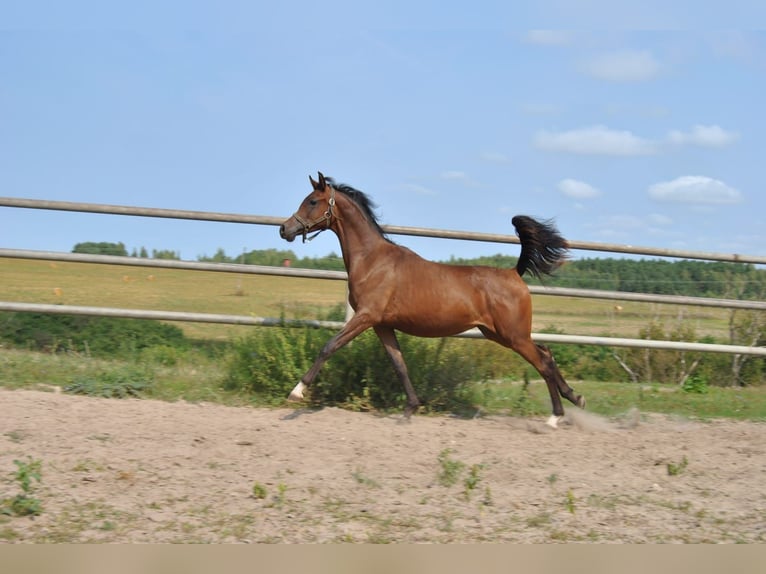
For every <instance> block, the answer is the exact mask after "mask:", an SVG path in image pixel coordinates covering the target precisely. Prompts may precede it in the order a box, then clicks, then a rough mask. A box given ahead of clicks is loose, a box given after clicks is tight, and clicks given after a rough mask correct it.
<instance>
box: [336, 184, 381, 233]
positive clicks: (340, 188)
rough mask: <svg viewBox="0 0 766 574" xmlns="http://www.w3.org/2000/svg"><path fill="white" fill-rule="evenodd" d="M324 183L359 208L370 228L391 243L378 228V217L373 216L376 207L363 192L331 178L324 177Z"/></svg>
mask: <svg viewBox="0 0 766 574" xmlns="http://www.w3.org/2000/svg"><path fill="white" fill-rule="evenodd" d="M325 181H326V182H327V183H329V184H330V185H331V186H332V188H333V189H334V190H335V191H337V192H339V193H342V194H343V195H345V196H346V197H348V198H349V199H350V200H351V201H353V202H354V203H356V204H357V205H358V206H359V208H360V209H361V210H362V213H364V215H365V217H367V219H368V221H369V222H370V223H371V224H372V226H373V227H374V228H375V229H376V230H377V232H378V233H380V234H381V235H382V236H383V238H385V239H386V240H387V241H391V240H390V239H388V236H387V235H386V234H385V232H384V231H383V229H382V228H381V227H380V223H379V222H378V216H377V215H376V214H375V208H377V207H378V206H377V205H376V204H375V202H374V201H372V200H371V199H370V198H369V196H368V195H367V194H366V193H364V192H363V191H359V190H358V189H356V188H353V187H351V186H350V185H347V184H345V183H337V182H336V181H335V180H334V179H333V178H331V177H325Z"/></svg>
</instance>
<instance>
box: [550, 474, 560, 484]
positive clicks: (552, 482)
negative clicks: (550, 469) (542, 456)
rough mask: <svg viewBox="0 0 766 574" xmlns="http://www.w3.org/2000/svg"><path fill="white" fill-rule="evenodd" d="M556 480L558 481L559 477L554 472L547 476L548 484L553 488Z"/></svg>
mask: <svg viewBox="0 0 766 574" xmlns="http://www.w3.org/2000/svg"><path fill="white" fill-rule="evenodd" d="M558 479H559V475H558V474H556V473H555V472H554V473H553V474H551V475H549V476H548V484H550V485H551V486H553V485H554V484H556V481H557V480H558Z"/></svg>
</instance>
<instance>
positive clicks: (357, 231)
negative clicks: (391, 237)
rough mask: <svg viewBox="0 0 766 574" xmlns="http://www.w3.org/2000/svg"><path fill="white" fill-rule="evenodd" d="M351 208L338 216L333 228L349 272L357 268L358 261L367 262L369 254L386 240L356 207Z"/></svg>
mask: <svg viewBox="0 0 766 574" xmlns="http://www.w3.org/2000/svg"><path fill="white" fill-rule="evenodd" d="M351 209H353V210H354V211H352V212H351V213H349V214H348V215H346V216H345V217H343V216H341V217H340V218H339V221H338V223H337V227H336V229H335V234H336V235H337V236H338V241H340V250H341V253H342V255H343V262H344V263H345V265H346V271H348V272H349V273H352V272H353V271H354V270H355V269H356V268H358V267H359V265H360V263H363V262H365V263H367V262H369V261H368V258H369V257H370V255H371V254H372V253H373V252H374V251H375V249H376V248H377V247H379V246H380V245H381V243H385V241H386V239H385V238H384V237H383V236H382V235H381V234H380V233H379V232H378V230H377V229H376V228H375V226H374V225H373V224H372V223H370V222H369V221H368V220H367V218H366V217H365V216H364V215H363V214H362V213H361V211H360V210H359V208H358V207H356V206H353V207H352V208H351Z"/></svg>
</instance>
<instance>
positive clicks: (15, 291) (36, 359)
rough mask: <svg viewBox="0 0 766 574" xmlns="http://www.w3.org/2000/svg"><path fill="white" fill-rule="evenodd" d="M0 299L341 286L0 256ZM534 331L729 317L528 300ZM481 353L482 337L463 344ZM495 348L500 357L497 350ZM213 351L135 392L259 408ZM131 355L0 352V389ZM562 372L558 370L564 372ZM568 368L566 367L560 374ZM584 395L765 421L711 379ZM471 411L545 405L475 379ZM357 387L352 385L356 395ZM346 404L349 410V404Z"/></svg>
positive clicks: (608, 402) (259, 292)
mask: <svg viewBox="0 0 766 574" xmlns="http://www.w3.org/2000/svg"><path fill="white" fill-rule="evenodd" d="M0 274H1V276H2V282H1V283H0V300H4V301H18V302H30V303H50V304H64V305H90V306H103V307H125V308H133V309H155V310H169V311H188V312H201V313H225V314H233V315H256V316H266V317H279V316H281V315H284V316H286V317H288V318H293V317H295V318H316V317H321V316H324V315H325V314H326V313H327V312H328V310H330V309H333V308H337V307H338V306H339V305H344V304H345V300H346V285H345V283H344V282H343V281H331V280H320V279H302V278H286V277H274V276H260V275H245V274H241V275H238V274H229V273H215V272H198V271H186V270H168V269H150V268H145V267H130V266H113V265H94V264H81V263H54V262H47V261H36V260H17V259H1V258H0ZM534 303H535V316H534V325H533V328H534V330H536V331H543V330H551V329H555V330H556V331H557V332H563V333H567V334H587V335H604V334H608V335H614V336H621V337H636V336H637V335H638V332H639V330H640V329H641V328H643V327H645V326H646V325H647V323H649V322H650V321H652V320H658V321H660V322H663V323H665V324H667V325H675V324H677V323H679V322H680V321H681V320H683V321H685V322H689V321H691V322H692V323H693V325H694V328H695V330H696V335H697V336H698V337H699V336H702V335H712V336H714V337H716V338H717V339H719V340H726V338H727V336H728V312H727V311H726V310H717V309H710V308H694V307H681V306H674V305H658V304H648V303H630V302H627V303H622V304H621V309H617V308H616V306H615V305H616V303H615V302H614V301H598V300H591V299H572V298H564V297H552V296H536V297H535V301H534ZM178 326H179V327H180V328H182V329H183V331H184V332H185V334H186V335H187V336H188V337H190V338H192V339H195V340H212V341H218V342H224V341H231V340H234V339H237V338H239V337H241V336H242V335H244V334H246V333H249V332H252V329H253V328H252V327H240V326H231V325H209V324H195V323H178ZM463 344H465V345H477V347H476V353H478V354H481V353H485V352H486V350H485V347H486V346H490V347H492V348H493V349H494V348H495V346H494V345H492V344H491V343H488V342H486V341H464V342H463ZM497 352H498V354H501V352H503V353H504V352H505V351H501V350H500V349H499V348H497ZM222 361H223V357H221V356H217V357H216V356H212V357H211V356H209V355H205V354H201V353H191V354H188V355H182V356H180V359H179V360H178V361H177V362H173V363H172V364H167V365H166V364H153V365H151V366H150V368H151V370H152V375H153V378H154V386H153V387H152V389H151V392H150V393H148V394H146V395H145V396H148V397H151V398H157V399H163V400H179V399H183V400H189V401H211V402H222V403H227V404H259V403H256V402H254V401H255V399H254V398H253V397H252V396H250V395H248V394H243V393H241V392H230V391H225V390H223V387H222V380H223V376H224V370H225V367H224V366H223V362H222ZM131 368H132V363H131V361H126V360H125V359H124V358H123V359H121V360H104V359H97V358H92V357H85V356H82V355H76V354H58V355H52V354H45V353H34V352H29V351H23V350H13V349H2V350H0V386H2V387H6V388H41V389H46V388H50V387H51V386H53V387H65V386H66V385H67V384H70V383H71V382H72V381H73V380H77V379H82V378H88V377H103V376H104V374H105V373H107V374H110V373H111V374H114V373H117V374H118V375H119V374H121V373H124V372H128V371H130V369H131ZM565 375H566V373H565ZM571 376H572V375H571V374H570V377H571ZM570 382H571V383H572V384H573V386H575V387H576V389H577V390H578V392H583V393H584V394H585V395H586V396H587V397H588V408H589V410H591V411H593V412H596V413H600V414H604V415H610V416H611V415H616V414H619V413H621V412H625V411H627V410H628V409H630V408H632V407H636V408H639V409H640V410H642V411H650V412H666V413H674V414H680V415H684V416H694V417H702V418H715V417H732V418H741V419H748V420H766V388H764V386H763V385H755V386H750V387H747V388H737V389H734V388H721V387H716V386H712V385H711V386H710V387H709V389H708V390H707V391H706V392H705V393H700V394H695V393H688V392H684V391H683V390H682V389H681V388H680V387H677V386H669V385H654V384H630V383H625V382H595V381H587V380H586V381H570ZM474 387H475V389H474V390H475V395H476V397H477V403H476V409H477V412H479V411H480V412H500V413H510V414H518V415H535V416H537V415H544V414H545V413H547V412H549V409H550V405H549V401H548V398H547V392H546V390H545V387H544V385H543V384H542V383H541V382H540V381H539V380H534V379H533V381H532V384H531V385H530V386H529V387H528V389H526V391H525V392H526V394H524V395H522V394H521V393H522V386H521V385H520V381H518V380H511V379H500V380H493V381H476V382H475V383H474ZM360 392H361V390H360ZM348 406H350V407H353V406H354V405H348Z"/></svg>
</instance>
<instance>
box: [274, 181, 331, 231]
mask: <svg viewBox="0 0 766 574" xmlns="http://www.w3.org/2000/svg"><path fill="white" fill-rule="evenodd" d="M318 173H319V181H314V178H313V177H311V176H309V181H311V187H313V188H314V189H313V190H312V192H311V193H309V194H308V195H307V196H306V199H304V200H303V202H302V203H301V205H300V207H299V208H298V211H296V212H295V213H293V215H292V216H291V217H290V218H289V219H287V220H286V221H285V222H284V223H283V224H282V225H281V226H280V227H279V235H280V236H281V237H282V239H286V240H287V241H293V240H294V239H295V237H296V236H297V235H298V234H302V235H303V242H304V243H305V242H306V239H307V238H306V235H307V234H308V233H311V232H313V231H316V232H317V233H319V232H321V231H324V230H325V229H329V228H330V224H331V223H332V219H333V217H335V213H334V211H333V210H334V208H335V189H334V188H333V187H332V185H330V184H329V183H328V182H327V180H326V179H325V176H324V175H322V172H318ZM314 237H316V236H313V237H309V238H308V239H309V240H311V239H313V238H314Z"/></svg>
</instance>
